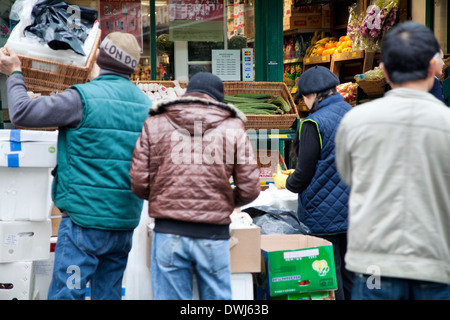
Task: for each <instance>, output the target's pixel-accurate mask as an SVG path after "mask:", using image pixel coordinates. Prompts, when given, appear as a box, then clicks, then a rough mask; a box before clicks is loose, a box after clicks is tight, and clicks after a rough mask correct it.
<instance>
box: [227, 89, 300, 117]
mask: <svg viewBox="0 0 450 320" xmlns="http://www.w3.org/2000/svg"><path fill="white" fill-rule="evenodd" d="M224 102H225V103H230V104H233V105H234V106H235V107H236V108H238V109H239V110H241V111H242V112H243V113H244V114H258V115H276V114H286V113H289V111H290V110H291V106H290V105H289V103H288V102H287V101H286V100H284V98H283V97H281V96H278V95H270V94H250V93H239V94H236V95H234V96H225V99H224Z"/></svg>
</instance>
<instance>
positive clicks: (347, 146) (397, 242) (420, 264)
mask: <svg viewBox="0 0 450 320" xmlns="http://www.w3.org/2000/svg"><path fill="white" fill-rule="evenodd" d="M439 53H440V47H439V43H438V42H437V40H436V38H435V37H434V35H433V33H432V32H431V31H430V30H429V29H428V28H426V27H424V26H423V25H420V24H417V23H414V22H406V23H403V24H400V25H398V26H397V27H395V28H393V29H392V30H391V31H390V32H389V33H388V34H387V35H386V37H385V39H384V43H383V47H382V54H381V60H382V64H381V67H382V69H383V71H384V73H385V76H386V78H387V80H388V81H389V83H390V84H391V86H392V90H391V91H389V92H388V93H386V95H385V97H383V98H381V99H378V100H375V101H372V102H369V103H367V104H364V105H361V106H357V107H356V108H355V109H354V110H352V111H350V112H349V113H348V114H347V115H346V116H345V117H344V119H343V120H342V122H341V125H340V126H339V128H338V132H337V135H336V162H337V168H338V171H339V173H340V175H341V177H342V179H343V180H344V181H345V182H346V183H347V184H348V185H350V186H351V188H352V189H351V194H350V200H349V230H348V250H347V255H346V267H347V268H348V269H349V270H351V271H353V272H355V273H357V276H356V278H355V281H354V287H353V292H352V295H353V296H352V298H353V299H383V300H387V299H395V300H399V299H411V300H416V299H417V300H418V299H450V285H449V284H450V233H449V230H450V148H449V147H450V110H449V109H448V108H447V107H446V106H445V105H444V104H443V103H442V102H441V101H439V100H438V99H436V98H435V97H434V96H433V95H431V94H430V93H428V92H429V91H430V89H431V87H432V85H433V80H434V77H433V75H434V71H435V68H436V65H437V62H436V60H437V59H438V58H439Z"/></svg>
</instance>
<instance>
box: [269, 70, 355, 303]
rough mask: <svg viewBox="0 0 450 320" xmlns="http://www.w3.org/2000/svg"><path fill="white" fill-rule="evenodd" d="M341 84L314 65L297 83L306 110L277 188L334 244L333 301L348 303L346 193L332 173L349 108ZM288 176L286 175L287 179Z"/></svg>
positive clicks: (315, 231)
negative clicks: (291, 164)
mask: <svg viewBox="0 0 450 320" xmlns="http://www.w3.org/2000/svg"><path fill="white" fill-rule="evenodd" d="M338 84H339V79H338V78H337V77H336V75H335V74H334V73H332V72H331V71H330V70H329V69H327V68H325V67H322V66H315V67H313V68H311V69H309V70H307V71H306V72H305V73H304V74H303V75H302V76H301V77H300V79H299V81H298V93H297V96H296V99H299V98H301V97H303V100H304V102H305V104H306V106H307V107H308V109H309V110H310V112H309V116H308V117H307V118H306V119H304V120H303V121H302V122H301V124H300V126H299V130H298V132H297V134H296V138H295V140H294V141H293V144H292V156H293V159H294V160H297V165H296V168H295V170H290V171H288V172H285V174H279V175H277V176H276V177H275V183H276V185H277V186H278V187H279V188H287V189H288V190H290V191H291V192H294V193H298V195H299V196H298V216H299V219H300V221H302V222H303V223H304V224H305V225H306V226H308V227H309V229H310V230H311V234H312V235H314V236H319V237H322V238H325V239H327V240H328V241H330V242H331V243H332V244H333V250H334V257H335V264H336V276H337V280H338V290H337V291H336V299H337V300H343V299H350V297H351V288H352V279H353V275H352V274H351V273H350V272H348V271H347V270H346V269H345V267H344V256H345V252H346V248H347V215H348V196H349V192H350V189H349V187H348V186H346V185H345V184H344V183H343V182H342V180H341V178H340V177H339V174H338V172H337V169H336V164H335V144H334V137H335V134H336V130H337V128H338V125H339V123H340V121H341V119H342V117H343V116H344V115H345V114H346V113H347V112H348V111H349V110H351V108H352V107H351V106H350V105H349V104H348V103H346V102H345V101H344V98H343V97H342V96H341V95H340V94H339V93H338V92H337V91H336V86H337V85H338ZM286 173H287V174H286Z"/></svg>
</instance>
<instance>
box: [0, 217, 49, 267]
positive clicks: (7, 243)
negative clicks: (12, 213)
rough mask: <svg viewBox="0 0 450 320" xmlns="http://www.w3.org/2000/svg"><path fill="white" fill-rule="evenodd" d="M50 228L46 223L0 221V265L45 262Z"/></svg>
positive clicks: (47, 254)
mask: <svg viewBox="0 0 450 320" xmlns="http://www.w3.org/2000/svg"><path fill="white" fill-rule="evenodd" d="M51 232H52V226H51V222H50V219H47V220H46V221H0V263H4V262H16V261H34V260H46V259H48V258H49V256H50V237H51Z"/></svg>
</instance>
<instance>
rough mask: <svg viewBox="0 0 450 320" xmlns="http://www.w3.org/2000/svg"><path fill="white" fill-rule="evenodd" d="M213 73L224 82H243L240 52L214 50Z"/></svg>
mask: <svg viewBox="0 0 450 320" xmlns="http://www.w3.org/2000/svg"><path fill="white" fill-rule="evenodd" d="M211 53H212V73H213V74H215V75H216V76H218V77H219V78H220V79H221V80H222V81H241V57H240V51H239V50H212V51H211Z"/></svg>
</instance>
